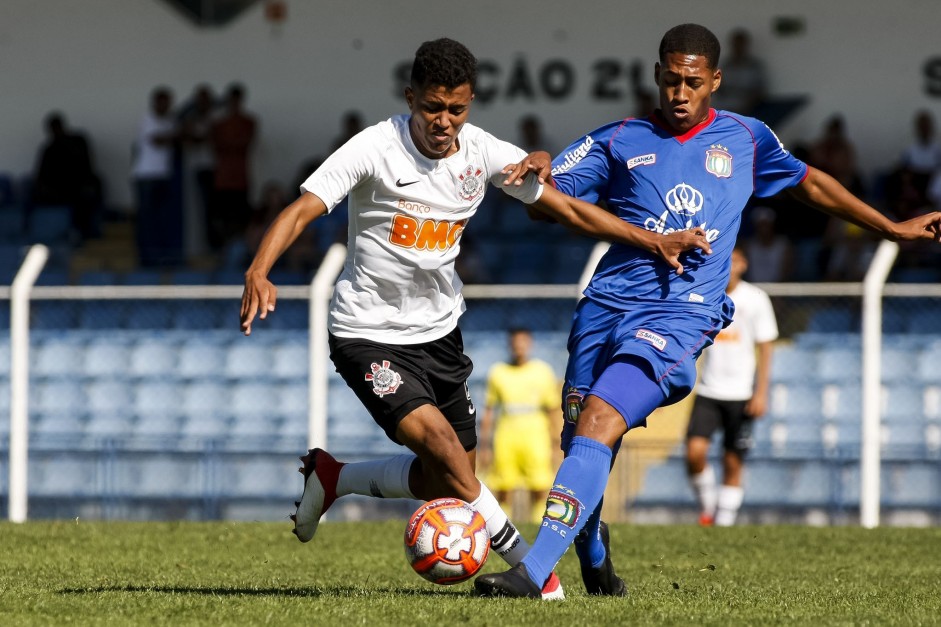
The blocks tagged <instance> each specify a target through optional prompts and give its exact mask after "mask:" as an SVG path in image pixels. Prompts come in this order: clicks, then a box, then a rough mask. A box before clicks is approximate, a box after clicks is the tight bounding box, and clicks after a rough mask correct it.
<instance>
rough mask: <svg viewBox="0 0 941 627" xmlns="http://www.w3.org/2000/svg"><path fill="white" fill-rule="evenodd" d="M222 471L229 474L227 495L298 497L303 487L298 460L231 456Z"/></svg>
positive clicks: (223, 483)
mask: <svg viewBox="0 0 941 627" xmlns="http://www.w3.org/2000/svg"><path fill="white" fill-rule="evenodd" d="M222 474H223V476H225V477H226V479H225V481H224V482H222V493H223V495H225V496H230V497H235V498H263V499H287V500H291V499H293V498H296V497H297V494H298V490H299V482H297V479H296V477H295V475H297V462H296V460H295V459H283V460H272V459H271V458H266V457H262V456H255V455H238V456H231V457H228V458H227V459H226V460H225V462H224V465H223V466H222Z"/></svg>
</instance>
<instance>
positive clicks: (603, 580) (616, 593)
mask: <svg viewBox="0 0 941 627" xmlns="http://www.w3.org/2000/svg"><path fill="white" fill-rule="evenodd" d="M599 532H600V535H601V543H602V544H604V563H602V564H601V566H600V567H598V568H591V567H590V566H589V567H588V568H586V567H585V566H584V565H582V582H583V583H584V584H585V591H586V592H588V594H594V595H602V596H609V597H623V596H627V584H626V583H624V580H623V579H621V578H620V577H618V576H617V575H616V574H615V572H614V564H612V563H611V536H610V534H609V533H608V523H606V522H604V521H602V522H601V526H600V529H599ZM584 541H585V537H584V536H583V535H582V534H578V537H576V538H575V542H576V543H578V542H584Z"/></svg>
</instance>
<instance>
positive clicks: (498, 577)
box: [474, 562, 552, 599]
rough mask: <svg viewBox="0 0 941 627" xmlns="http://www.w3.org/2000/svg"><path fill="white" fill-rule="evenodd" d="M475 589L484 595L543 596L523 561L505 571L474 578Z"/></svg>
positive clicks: (539, 597) (533, 597)
mask: <svg viewBox="0 0 941 627" xmlns="http://www.w3.org/2000/svg"><path fill="white" fill-rule="evenodd" d="M549 579H550V580H551V579H552V577H551V576H550V577H549ZM474 589H476V590H477V594H479V595H480V596H482V597H516V598H526V599H541V598H542V591H541V590H540V589H539V586H537V585H536V584H535V583H533V580H532V579H530V578H529V572H528V571H527V570H526V566H525V565H524V564H523V563H522V562H520V563H519V564H517V565H516V566H514V567H513V568H511V569H510V570H508V571H506V572H504V573H491V574H487V575H481V576H480V577H478V578H477V579H475V580H474Z"/></svg>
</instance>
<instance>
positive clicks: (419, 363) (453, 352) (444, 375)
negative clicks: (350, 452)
mask: <svg viewBox="0 0 941 627" xmlns="http://www.w3.org/2000/svg"><path fill="white" fill-rule="evenodd" d="M330 359H332V360H333V365H334V366H336V369H337V372H339V373H340V376H341V377H343V380H344V381H346V384H347V385H348V386H349V387H350V389H351V390H353V392H355V393H356V396H357V397H359V400H360V401H361V402H362V403H363V405H364V406H365V407H366V409H367V410H368V411H369V413H370V415H372V417H373V420H375V421H376V423H377V424H378V425H379V426H380V427H382V430H383V431H385V432H386V435H387V436H388V437H389V439H391V440H392V441H393V442H395V443H396V444H401V442H399V440H398V439H397V438H396V437H395V431H396V429H397V428H398V426H399V422H400V421H401V420H402V419H403V418H405V416H407V415H408V414H409V413H410V412H412V411H413V410H415V409H417V408H418V407H421V406H422V405H427V404H431V405H434V406H435V407H437V408H438V409H439V410H440V411H441V413H442V414H444V417H445V418H447V420H448V422H449V423H450V424H451V426H452V427H453V428H454V432H455V433H456V434H457V437H458V440H460V442H461V445H463V446H464V450H465V451H470V450H473V449H475V448H477V409H476V408H475V407H474V403H473V401H472V400H471V397H470V389H469V388H468V387H467V378H468V377H469V376H470V373H471V370H473V369H474V365H473V363H472V362H471V360H470V357H468V356H467V355H465V354H464V340H463V338H462V337H461V331H460V329H458V328H455V329H454V330H453V331H451V332H450V333H448V334H447V335H446V336H444V337H443V338H441V339H438V340H434V341H433V342H426V343H424V344H381V343H379V342H371V341H369V340H361V339H356V338H345V337H336V336H334V335H333V334H331V335H330Z"/></svg>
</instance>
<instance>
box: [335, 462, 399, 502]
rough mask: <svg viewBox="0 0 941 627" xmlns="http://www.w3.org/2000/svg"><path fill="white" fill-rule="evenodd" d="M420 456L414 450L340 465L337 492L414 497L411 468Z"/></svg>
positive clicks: (385, 496) (340, 494)
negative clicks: (411, 485)
mask: <svg viewBox="0 0 941 627" xmlns="http://www.w3.org/2000/svg"><path fill="white" fill-rule="evenodd" d="M416 459H418V458H417V457H416V456H415V455H413V454H411V453H406V454H404V455H396V456H395V457H386V458H385V459H379V460H376V461H371V462H352V463H349V464H346V465H344V466H343V468H341V469H340V476H339V478H338V479H337V496H338V497H340V496H343V495H345V494H362V495H364V496H375V497H378V498H382V499H403V498H404V499H414V498H416V497H415V495H414V494H412V491H411V490H410V489H409V487H408V472H409V469H411V467H412V462H414V461H415V460H416Z"/></svg>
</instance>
